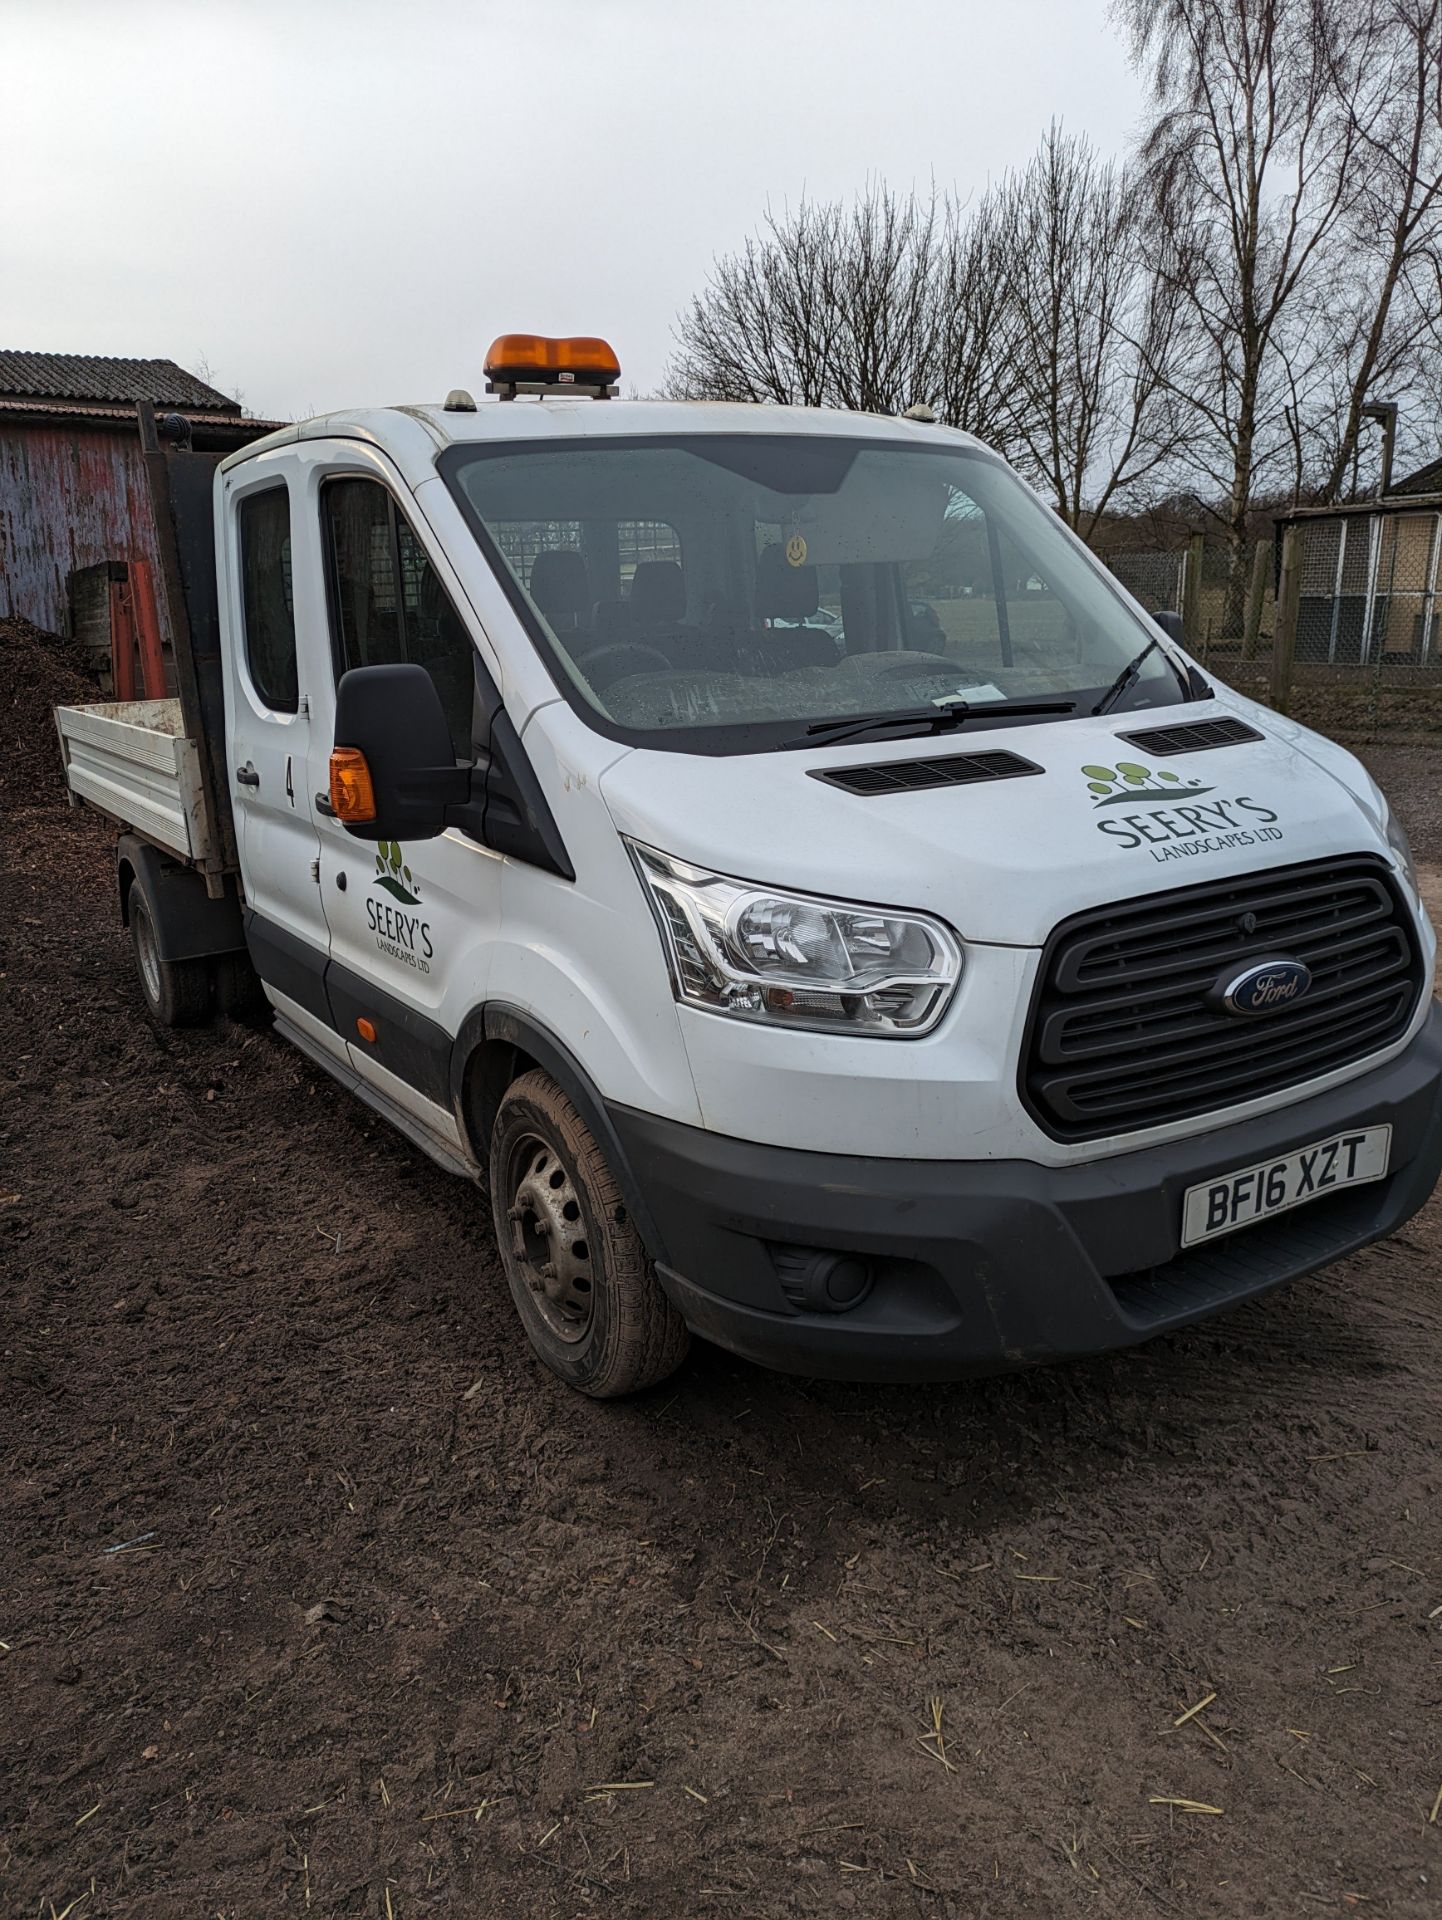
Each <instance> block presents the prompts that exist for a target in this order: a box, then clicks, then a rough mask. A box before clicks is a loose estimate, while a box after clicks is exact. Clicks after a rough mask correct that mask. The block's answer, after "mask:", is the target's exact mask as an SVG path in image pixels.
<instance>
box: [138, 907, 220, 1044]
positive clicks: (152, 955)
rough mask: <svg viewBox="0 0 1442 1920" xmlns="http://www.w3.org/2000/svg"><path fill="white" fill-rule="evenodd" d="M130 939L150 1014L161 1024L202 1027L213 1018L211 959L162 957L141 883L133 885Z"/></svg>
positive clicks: (163, 1025) (164, 1025)
mask: <svg viewBox="0 0 1442 1920" xmlns="http://www.w3.org/2000/svg"><path fill="white" fill-rule="evenodd" d="M130 943H131V946H132V947H133V948H134V950H135V971H136V973H137V974H138V975H139V976H140V991H141V993H142V994H143V995H144V996H145V1004H146V1007H147V1008H148V1009H149V1012H150V1017H151V1019H152V1020H155V1021H157V1022H158V1023H159V1025H161V1026H162V1027H199V1026H203V1025H204V1024H205V1022H206V1021H207V1020H209V1018H210V1011H211V989H212V981H211V971H210V962H209V961H208V960H162V959H161V957H160V943H159V941H158V940H157V939H156V936H155V919H154V916H153V915H152V913H151V911H150V902H149V901H148V900H147V899H146V897H145V894H144V892H143V891H142V890H141V888H140V886H139V885H136V886H133V887H132V888H131V889H130Z"/></svg>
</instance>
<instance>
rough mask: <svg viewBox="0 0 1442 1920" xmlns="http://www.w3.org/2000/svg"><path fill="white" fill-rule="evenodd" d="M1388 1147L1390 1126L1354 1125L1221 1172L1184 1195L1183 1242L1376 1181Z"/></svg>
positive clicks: (1381, 1174) (1212, 1236) (1194, 1242)
mask: <svg viewBox="0 0 1442 1920" xmlns="http://www.w3.org/2000/svg"><path fill="white" fill-rule="evenodd" d="M1391 1151H1392V1129H1391V1128H1390V1127H1358V1128H1356V1129H1355V1130H1354V1131H1353V1132H1351V1133H1337V1134H1333V1136H1332V1138H1331V1139H1330V1140H1319V1141H1318V1142H1317V1144H1316V1145H1315V1146H1312V1147H1298V1149H1297V1151H1296V1152H1295V1153H1286V1154H1283V1155H1282V1157H1281V1158H1280V1159H1278V1160H1259V1161H1258V1162H1257V1163H1256V1165H1255V1166H1251V1167H1242V1168H1239V1170H1238V1171H1237V1172H1236V1173H1226V1174H1222V1175H1221V1176H1220V1177H1219V1178H1218V1179H1216V1180H1208V1181H1206V1182H1205V1183H1204V1184H1203V1185H1202V1186H1199V1187H1188V1188H1187V1191H1186V1193H1185V1194H1184V1195H1183V1197H1182V1245H1183V1246H1184V1247H1194V1246H1196V1245H1197V1243H1198V1242H1199V1241H1202V1240H1215V1239H1216V1238H1217V1236H1218V1235H1219V1234H1223V1233H1235V1232H1236V1230H1237V1228H1238V1227H1249V1226H1251V1225H1252V1223H1253V1221H1256V1220H1266V1219H1268V1218H1270V1216H1271V1215H1272V1214H1274V1213H1286V1212H1287V1210H1288V1209H1289V1208H1291V1207H1304V1206H1305V1205H1306V1204H1307V1202H1308V1201H1309V1200H1316V1199H1318V1198H1319V1197H1320V1196H1321V1195H1322V1194H1324V1193H1335V1192H1336V1191H1337V1189H1338V1188H1339V1187H1360V1186H1361V1185H1362V1184H1363V1182H1364V1181H1367V1180H1380V1179H1382V1178H1383V1177H1384V1175H1385V1174H1386V1172H1387V1161H1388V1158H1389V1156H1390V1154H1391Z"/></svg>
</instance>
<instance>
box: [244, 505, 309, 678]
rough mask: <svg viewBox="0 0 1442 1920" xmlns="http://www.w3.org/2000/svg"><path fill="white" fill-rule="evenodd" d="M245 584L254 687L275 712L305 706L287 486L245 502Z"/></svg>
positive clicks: (247, 659)
mask: <svg viewBox="0 0 1442 1920" xmlns="http://www.w3.org/2000/svg"><path fill="white" fill-rule="evenodd" d="M238 518H239V523H240V580H241V597H242V601H243V603H244V609H245V662H246V666H247V667H248V668H249V670H250V683H251V685H252V686H253V687H254V688H255V691H256V693H257V694H258V695H259V696H260V698H261V700H262V701H263V702H264V703H265V705H266V706H267V707H269V708H270V709H271V711H272V712H274V713H295V712H297V711H298V709H299V707H300V690H299V681H298V676H297V672H296V662H295V599H294V595H293V593H292V585H291V562H290V495H289V493H288V492H287V490H286V488H285V486H284V485H281V486H278V487H267V488H266V490H265V491H264V492H263V493H248V494H246V496H245V497H244V499H243V500H242V501H241V503H240V510H239V515H238Z"/></svg>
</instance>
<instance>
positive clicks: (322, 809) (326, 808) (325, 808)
mask: <svg viewBox="0 0 1442 1920" xmlns="http://www.w3.org/2000/svg"><path fill="white" fill-rule="evenodd" d="M315 810H316V812H317V813H323V814H324V815H325V817H326V819H327V820H334V819H335V808H334V807H333V806H332V805H331V803H330V795H329V794H328V793H318V794H317V795H316V797H315Z"/></svg>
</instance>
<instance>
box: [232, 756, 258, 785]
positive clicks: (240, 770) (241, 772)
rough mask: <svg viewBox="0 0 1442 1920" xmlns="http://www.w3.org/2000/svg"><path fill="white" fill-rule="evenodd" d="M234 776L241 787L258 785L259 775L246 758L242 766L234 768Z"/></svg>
mask: <svg viewBox="0 0 1442 1920" xmlns="http://www.w3.org/2000/svg"><path fill="white" fill-rule="evenodd" d="M235 777H236V780H237V781H238V782H239V784H240V785H241V786H242V787H258V786H259V785H260V775H259V774H258V773H257V772H256V770H255V768H254V767H253V766H252V765H251V764H250V762H249V761H248V760H247V761H246V763H245V765H244V766H243V767H237V768H236V770H235Z"/></svg>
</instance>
